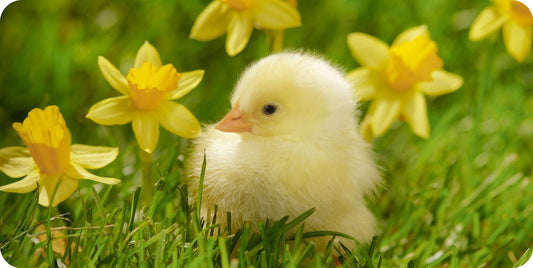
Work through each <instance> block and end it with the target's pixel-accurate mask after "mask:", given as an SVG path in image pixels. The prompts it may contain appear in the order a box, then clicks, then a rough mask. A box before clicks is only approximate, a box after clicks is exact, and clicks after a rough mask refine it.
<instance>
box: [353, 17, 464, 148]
mask: <svg viewBox="0 0 533 268" xmlns="http://www.w3.org/2000/svg"><path fill="white" fill-rule="evenodd" d="M348 46H349V48H350V51H351V52H352V55H353V56H354V58H355V59H356V60H357V61H358V62H359V63H360V64H361V65H362V67H360V68H357V69H355V70H352V71H351V72H349V73H348V74H347V75H346V78H347V79H348V80H349V81H350V82H351V83H352V84H353V85H354V90H355V92H354V95H355V96H356V97H357V98H359V99H360V100H373V102H372V103H371V104H370V106H369V110H368V112H367V114H366V115H365V118H364V119H363V122H362V123H361V132H362V135H363V136H364V137H365V138H366V139H367V140H370V139H371V138H372V137H377V136H381V135H383V133H385V131H386V130H387V129H388V128H389V127H390V126H391V124H392V123H393V122H394V120H395V119H397V118H400V119H403V120H405V121H407V123H408V124H409V126H410V127H411V129H412V130H413V132H414V133H415V134H416V135H418V136H420V137H422V138H428V137H429V121H428V117H427V111H426V109H427V108H426V99H425V97H424V95H428V96H438V95H442V94H447V93H450V92H453V91H455V90H457V89H459V88H460V87H461V86H462V84H463V79H462V78H461V77H460V76H459V75H456V74H453V73H449V72H446V71H444V70H442V65H443V63H442V60H441V59H440V58H439V56H438V55H437V44H436V43H435V42H434V41H432V40H431V39H430V36H429V32H428V30H427V28H426V26H425V25H422V26H418V27H413V28H410V29H408V30H406V31H404V32H403V33H401V34H400V35H399V36H398V37H397V38H396V40H395V41H394V43H393V44H392V46H390V47H389V46H388V45H387V44H386V43H385V42H383V41H381V40H379V39H377V38H375V37H373V36H370V35H367V34H364V33H351V34H349V35H348Z"/></svg>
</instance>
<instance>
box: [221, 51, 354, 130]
mask: <svg viewBox="0 0 533 268" xmlns="http://www.w3.org/2000/svg"><path fill="white" fill-rule="evenodd" d="M231 104H232V110H231V111H230V112H229V113H228V114H227V115H226V116H225V117H224V118H223V119H222V120H221V121H220V122H219V123H218V124H217V126H216V128H217V129H219V130H221V131H226V132H236V133H241V134H243V135H249V134H252V135H259V136H280V135H292V136H298V137H304V136H308V137H309V136H316V135H323V134H324V133H327V132H337V133H344V131H346V130H348V129H353V128H354V127H355V124H356V123H355V121H354V120H355V119H354V118H355V116H354V112H355V107H354V101H353V97H352V91H351V87H350V84H349V83H348V82H347V81H346V80H345V79H344V77H343V73H342V72H341V71H340V70H339V69H337V68H336V67H334V66H332V65H331V64H330V63H328V62H327V61H325V60H323V59H321V58H319V57H317V56H314V55H310V54H306V53H300V52H283V53H278V54H274V55H271V56H269V57H266V58H264V59H262V60H260V61H258V62H256V63H255V64H252V65H251V66H250V67H249V68H248V69H247V70H246V71H245V72H244V73H243V74H242V76H241V77H240V79H239V81H238V83H237V85H236V87H235V89H234V92H233V95H232V98H231Z"/></svg>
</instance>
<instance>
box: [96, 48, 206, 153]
mask: <svg viewBox="0 0 533 268" xmlns="http://www.w3.org/2000/svg"><path fill="white" fill-rule="evenodd" d="M98 64H99V66H100V70H101V71H102V73H103V75H104V78H105V79H106V80H107V81H108V82H109V84H111V86H112V87H113V88H114V89H115V90H117V91H118V92H120V93H122V94H123V96H120V97H114V98H109V99H105V100H103V101H100V102H98V103H96V104H95V105H93V106H92V107H91V108H90V109H89V112H88V113H87V118H89V119H91V120H93V121H94V122H96V123H98V124H101V125H123V124H127V123H130V122H131V123H132V127H133V132H134V133H135V138H136V139H137V143H138V144H139V146H140V147H141V149H142V150H144V151H145V152H147V153H149V154H151V153H153V152H154V150H155V147H156V146H157V142H158V140H159V125H160V124H161V126H163V128H165V129H167V130H168V131H170V132H172V133H174V134H176V135H179V136H182V137H185V138H194V137H196V136H197V135H198V134H199V133H200V123H199V122H198V120H197V119H196V117H194V115H193V114H192V113H191V112H190V111H189V110H188V109H187V108H185V106H183V105H182V104H179V103H176V102H174V101H172V100H175V99H179V98H181V97H182V96H184V95H185V94H187V93H189V92H190V91H191V90H192V89H193V88H194V87H196V86H197V85H198V84H199V83H200V81H201V80H202V77H203V75H204V71H203V70H196V71H192V72H184V73H178V72H177V71H176V68H174V66H172V65H171V64H166V65H162V63H161V58H160V57H159V53H158V52H157V50H156V49H155V48H154V47H153V46H152V45H151V44H149V43H148V42H145V43H144V45H142V46H141V48H140V49H139V51H138V52H137V57H136V59H135V65H134V67H133V68H131V69H130V71H129V73H128V75H127V76H126V77H124V76H123V75H122V74H121V73H120V71H119V70H118V69H117V68H116V67H115V66H113V64H111V63H110V62H109V61H108V60H107V59H105V58H104V57H98Z"/></svg>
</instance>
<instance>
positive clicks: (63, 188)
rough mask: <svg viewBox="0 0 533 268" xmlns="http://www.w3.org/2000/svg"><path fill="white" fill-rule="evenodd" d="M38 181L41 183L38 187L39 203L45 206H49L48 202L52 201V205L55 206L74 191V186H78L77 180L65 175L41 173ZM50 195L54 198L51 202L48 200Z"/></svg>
mask: <svg viewBox="0 0 533 268" xmlns="http://www.w3.org/2000/svg"><path fill="white" fill-rule="evenodd" d="M39 183H41V187H40V189H39V204H40V205H42V206H45V207H48V206H50V203H52V204H51V205H52V207H55V206H57V204H59V203H61V202H63V201H65V200H66V199H67V198H69V197H70V196H71V195H72V194H73V193H74V191H76V188H78V181H77V180H73V179H71V178H69V177H67V176H57V175H42V177H41V180H39ZM56 187H57V190H56ZM54 191H55V195H54ZM52 196H53V197H54V200H53V202H50V201H51V199H52Z"/></svg>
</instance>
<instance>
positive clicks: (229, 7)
mask: <svg viewBox="0 0 533 268" xmlns="http://www.w3.org/2000/svg"><path fill="white" fill-rule="evenodd" d="M300 20H301V19H300V13H298V11H297V10H296V9H295V8H294V7H292V6H291V5H290V4H289V3H287V2H284V1H282V0H214V1H213V2H211V3H210V4H209V5H208V6H207V7H206V8H205V9H204V10H203V11H202V12H201V13H200V15H199V16H198V18H196V21H195V22H194V25H193V26H192V30H191V34H190V37H191V38H192V39H196V40H199V41H210V40H213V39H215V38H217V37H219V36H221V35H223V34H224V33H226V32H227V35H228V36H227V38H226V52H227V53H228V55H230V56H235V55H237V54H238V53H240V52H241V51H242V50H243V49H244V48H245V47H246V44H247V43H248V40H249V39H250V35H251V34H252V30H253V27H254V26H255V27H256V28H260V29H286V28H293V27H298V26H300V25H301V22H300Z"/></svg>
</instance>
